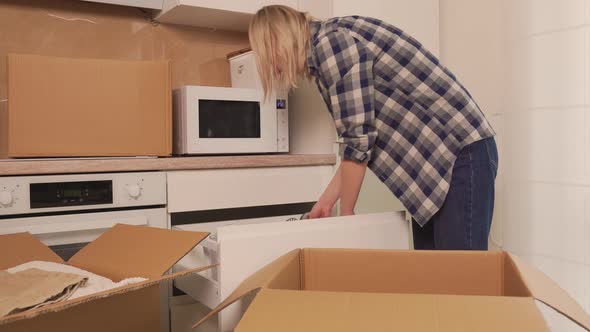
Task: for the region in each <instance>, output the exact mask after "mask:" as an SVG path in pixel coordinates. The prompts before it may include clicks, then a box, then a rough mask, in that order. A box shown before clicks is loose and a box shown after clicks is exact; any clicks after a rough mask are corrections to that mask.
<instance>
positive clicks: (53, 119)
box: [0, 54, 172, 157]
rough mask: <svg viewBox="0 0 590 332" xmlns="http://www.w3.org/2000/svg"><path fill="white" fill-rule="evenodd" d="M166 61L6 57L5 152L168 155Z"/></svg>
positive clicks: (2, 125) (169, 121)
mask: <svg viewBox="0 0 590 332" xmlns="http://www.w3.org/2000/svg"><path fill="white" fill-rule="evenodd" d="M171 94H172V89H171V83H170V65H169V62H168V61H117V60H99V59H73V58H58V57H48V56H37V55H16V54H11V55H9V56H8V117H2V118H0V131H4V132H6V134H5V135H3V139H0V144H3V145H5V146H4V147H2V148H0V151H6V153H7V154H8V156H9V157H85V156H169V155H170V154H171V153H172V118H171V117H172V101H171V97H172V95H171Z"/></svg>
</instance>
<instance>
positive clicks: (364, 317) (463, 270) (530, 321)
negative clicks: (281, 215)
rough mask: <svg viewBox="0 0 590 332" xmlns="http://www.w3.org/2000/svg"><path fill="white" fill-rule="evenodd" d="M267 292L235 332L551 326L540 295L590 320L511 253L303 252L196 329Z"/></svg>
mask: <svg viewBox="0 0 590 332" xmlns="http://www.w3.org/2000/svg"><path fill="white" fill-rule="evenodd" d="M255 291H258V293H257V295H256V297H255V298H254V300H253V301H252V303H251V305H250V307H249V308H248V309H247V311H246V313H245V314H244V316H243V317H242V319H241V321H240V322H239V324H238V326H237V328H236V329H235V331H238V332H260V331H282V332H289V331H294V332H295V331H297V332H300V331H339V332H342V331H351V332H357V331H415V332H427V331H428V332H433V331H437V332H458V331H466V332H467V331H469V332H471V331H478V332H492V331H493V332H499V331H502V332H506V331H515V332H516V331H518V332H521V331H549V330H548V327H547V324H546V322H545V320H544V318H543V316H542V315H541V312H540V311H539V310H538V309H537V307H536V305H535V300H539V301H541V302H543V303H545V304H547V305H548V306H550V307H552V308H554V309H555V310H557V311H558V312H560V313H562V314H563V315H565V316H567V317H568V318H570V319H571V320H573V321H574V322H576V323H577V324H579V325H580V326H581V327H583V328H584V329H586V330H588V331H590V317H589V315H588V314H587V313H586V312H584V310H583V309H582V308H581V307H580V305H579V304H578V303H576V302H575V301H574V300H573V299H572V298H571V297H570V296H569V295H567V293H566V292H565V291H564V290H562V289H561V288H560V287H559V286H558V285H557V284H556V283H555V282H553V281H552V280H550V279H549V278H548V277H547V276H545V275H544V274H543V273H541V272H540V271H538V270H536V269H534V268H532V267H531V266H529V265H527V264H526V263H524V262H523V261H522V260H520V259H519V258H517V257H515V256H513V255H511V254H509V253H506V252H459V251H455V252H453V251H449V252H433V251H396V250H354V249H298V250H295V251H292V252H290V253H288V254H286V255H284V256H282V257H280V258H278V259H277V260H275V261H274V262H272V263H271V264H269V265H267V266H266V267H264V268H263V269H261V270H259V271H258V272H257V273H255V274H254V275H252V276H251V277H249V278H248V279H247V280H245V281H244V282H243V283H242V284H241V285H240V286H239V287H238V288H237V289H236V290H235V291H234V293H233V294H232V295H230V296H229V297H228V298H227V299H226V300H225V301H223V302H222V303H221V304H220V305H219V306H218V307H217V308H216V309H214V310H213V311H212V312H211V313H210V314H208V315H207V316H206V317H205V318H204V319H203V320H201V321H200V322H198V323H197V324H196V325H195V326H198V325H200V324H202V323H203V322H204V321H205V320H207V319H208V318H209V317H211V316H213V315H214V314H216V313H217V312H219V311H220V310H222V309H223V308H225V307H227V306H229V305H230V304H231V303H233V302H235V301H236V300H238V299H240V298H242V297H244V296H247V295H249V294H251V293H253V292H255Z"/></svg>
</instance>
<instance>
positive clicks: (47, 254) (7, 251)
mask: <svg viewBox="0 0 590 332" xmlns="http://www.w3.org/2000/svg"><path fill="white" fill-rule="evenodd" d="M0 252H1V253H2V255H0V270H5V269H9V268H11V267H15V266H17V265H20V264H24V263H27V262H30V261H46V262H55V263H63V260H62V259H61V258H60V257H59V256H58V255H57V254H56V253H54V252H53V251H52V250H51V249H49V247H47V246H46V245H44V244H43V243H41V241H39V239H37V238H36V237H34V236H33V235H31V234H30V233H15V234H6V235H0Z"/></svg>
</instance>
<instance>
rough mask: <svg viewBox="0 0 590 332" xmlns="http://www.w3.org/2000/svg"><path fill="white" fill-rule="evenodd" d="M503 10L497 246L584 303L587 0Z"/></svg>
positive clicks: (519, 4) (589, 272) (588, 255)
mask: <svg viewBox="0 0 590 332" xmlns="http://www.w3.org/2000/svg"><path fill="white" fill-rule="evenodd" d="M503 10H504V15H505V18H506V22H505V25H504V26H505V30H504V34H505V49H506V59H507V67H506V68H507V74H506V85H505V87H506V93H505V96H506V99H505V102H506V115H505V121H504V124H505V133H506V142H507V143H508V144H506V151H505V154H506V158H505V164H506V167H505V170H506V173H505V175H506V176H505V178H506V183H505V185H506V187H505V193H506V196H505V211H504V212H505V214H504V229H503V233H504V246H505V247H506V248H507V249H509V250H511V251H514V252H516V253H518V254H520V255H522V256H524V257H525V258H527V259H528V260H529V261H530V262H532V263H534V264H535V265H536V266H537V267H539V268H540V269H542V270H543V271H545V272H546V273H547V274H549V275H550V276H551V277H552V278H553V279H555V280H557V281H558V282H560V284H561V285H562V286H563V287H564V288H566V289H567V290H568V291H569V292H570V293H571V294H572V295H573V296H574V297H575V298H576V299H577V300H578V301H579V302H580V303H581V304H582V305H583V306H585V308H586V309H587V310H590V153H589V152H590V104H589V103H590V96H589V94H590V90H589V88H590V86H589V82H588V81H589V79H590V71H589V70H590V49H589V46H590V43H589V42H590V2H589V1H587V0H565V1H555V0H526V1H525V0H521V1H513V0H504V8H503ZM552 324H554V330H555V331H580V329H578V328H577V327H574V326H573V325H572V324H571V323H568V322H563V321H557V320H556V321H553V322H552Z"/></svg>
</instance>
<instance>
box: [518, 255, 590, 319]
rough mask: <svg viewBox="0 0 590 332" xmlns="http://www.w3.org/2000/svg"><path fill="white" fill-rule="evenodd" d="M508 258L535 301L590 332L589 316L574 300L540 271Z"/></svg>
mask: <svg viewBox="0 0 590 332" xmlns="http://www.w3.org/2000/svg"><path fill="white" fill-rule="evenodd" d="M508 256H509V257H510V259H511V260H512V262H514V265H516V267H517V269H518V271H519V272H520V275H521V278H522V279H523V280H524V282H525V284H526V286H527V287H528V288H529V290H530V292H531V295H532V296H533V297H534V298H535V299H537V300H539V301H541V302H543V303H545V304H546V305H548V306H549V307H551V308H553V309H555V310H556V311H557V312H559V313H561V314H563V315H564V316H566V317H567V318H569V319H571V320H572V321H573V322H575V323H577V324H578V325H580V326H581V327H582V328H584V329H585V330H586V331H590V315H588V313H586V312H585V311H584V309H582V307H581V306H580V305H579V304H578V302H576V300H574V299H573V298H572V297H571V296H570V295H569V294H568V293H567V292H566V291H565V290H563V289H562V288H561V287H559V285H558V284H557V283H555V282H554V281H553V280H551V279H549V277H547V276H546V275H545V274H544V273H542V272H541V271H539V270H537V269H535V268H534V267H532V266H530V265H529V264H527V263H525V262H524V261H523V260H522V259H520V258H518V257H517V256H515V255H512V254H508Z"/></svg>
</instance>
